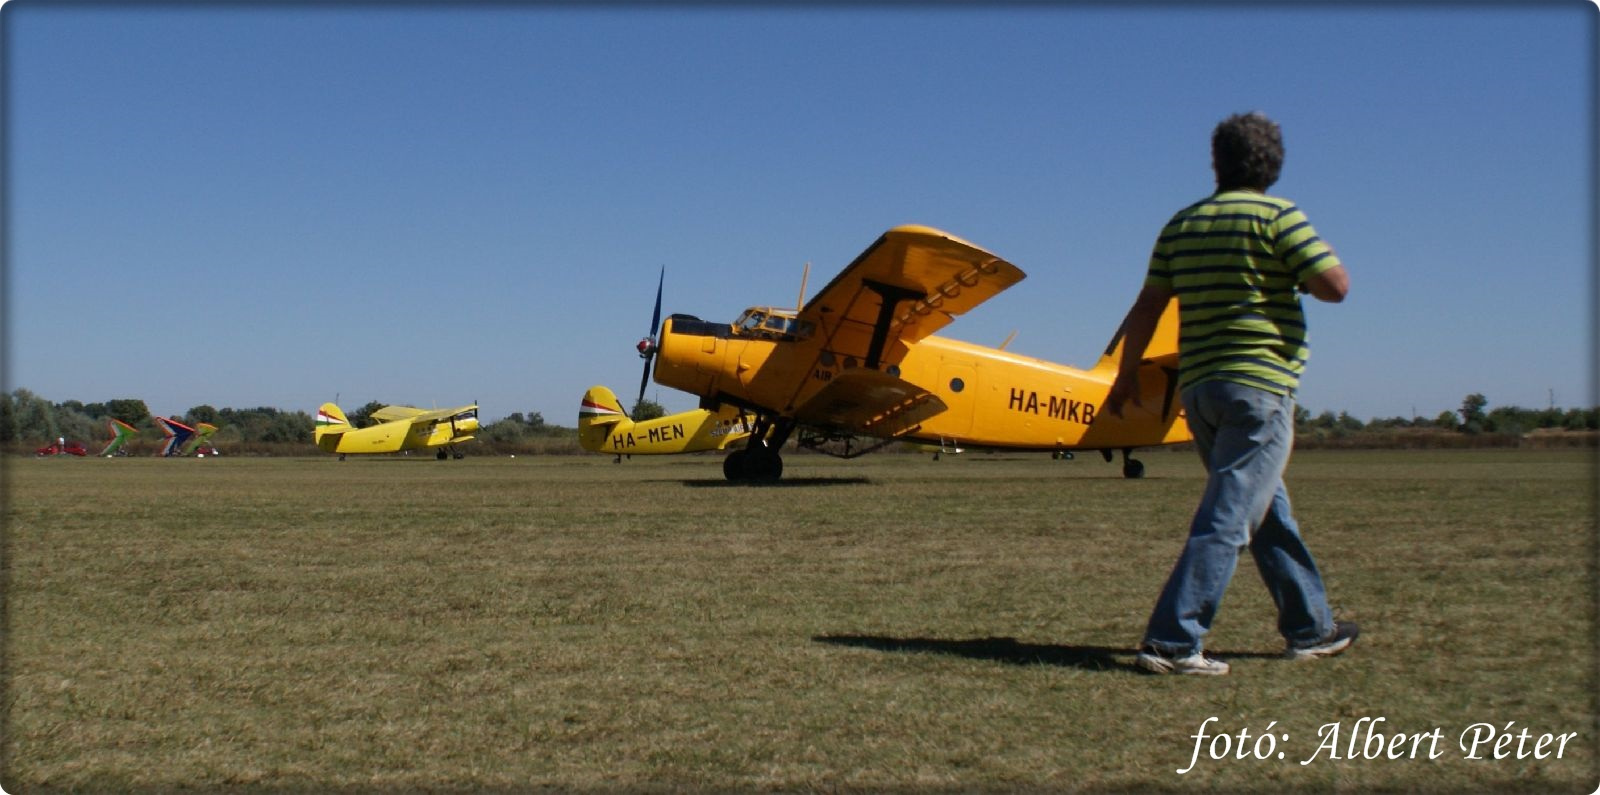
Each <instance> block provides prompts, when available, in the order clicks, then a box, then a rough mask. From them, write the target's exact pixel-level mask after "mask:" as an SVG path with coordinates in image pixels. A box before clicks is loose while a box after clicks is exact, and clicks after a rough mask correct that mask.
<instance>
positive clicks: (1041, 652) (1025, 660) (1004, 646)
mask: <svg viewBox="0 0 1600 795" xmlns="http://www.w3.org/2000/svg"><path fill="white" fill-rule="evenodd" d="M812 640H813V641H815V642H817V643H827V644H831V645H835V646H851V647H854V648H858V649H873V650H875V651H885V652H922V653H932V654H948V655H951V656H955V657H966V658H968V659H972V660H990V661H993V662H1000V663H1005V664H1007V665H1054V666H1060V667H1063V668H1081V669H1083V670H1086V671H1132V672H1136V673H1145V671H1144V669H1142V668H1140V667H1139V666H1137V665H1135V664H1134V662H1133V658H1134V656H1135V655H1136V654H1138V650H1137V649H1130V648H1125V647H1112V646H1072V645H1064V644H1054V643H1021V642H1019V641H1018V640H1017V639H1016V638H972V639H969V640H946V639H941V638H889V637H882V636H874V635H818V636H816V637H813V638H812ZM1218 654H1219V656H1221V657H1224V658H1242V657H1268V658H1275V657H1278V656H1279V655H1276V654H1265V653H1262V652H1238V653H1231V654H1230V653H1226V652H1219V653H1218Z"/></svg>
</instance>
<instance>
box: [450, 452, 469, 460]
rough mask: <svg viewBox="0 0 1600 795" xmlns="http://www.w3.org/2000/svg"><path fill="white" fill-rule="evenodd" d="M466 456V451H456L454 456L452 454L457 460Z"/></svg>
mask: <svg viewBox="0 0 1600 795" xmlns="http://www.w3.org/2000/svg"><path fill="white" fill-rule="evenodd" d="M466 457H467V454H466V453H456V454H455V455H454V456H452V458H454V459H455V460H457V461H460V460H461V459H463V458H466Z"/></svg>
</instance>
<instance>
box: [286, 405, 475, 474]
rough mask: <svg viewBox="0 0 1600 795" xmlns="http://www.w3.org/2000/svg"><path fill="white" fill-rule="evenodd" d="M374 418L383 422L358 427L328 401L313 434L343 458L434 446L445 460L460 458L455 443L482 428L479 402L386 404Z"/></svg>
mask: <svg viewBox="0 0 1600 795" xmlns="http://www.w3.org/2000/svg"><path fill="white" fill-rule="evenodd" d="M372 418H373V419H375V420H378V422H379V424H377V425H373V426H371V427H368V428H356V427H353V426H352V425H351V424H350V421H349V420H348V419H346V418H345V416H344V412H343V411H342V410H340V409H339V407H338V406H336V405H334V404H332V403H324V404H322V407H321V408H319V409H317V423H316V429H315V430H314V431H313V432H312V433H313V437H314V438H315V439H316V442H317V446H318V447H320V448H322V449H323V450H325V451H327V452H330V453H338V454H339V460H340V461H343V460H344V457H345V455H346V454H348V453H358V454H365V453H396V452H400V451H402V450H422V449H426V448H430V447H437V448H439V452H438V453H437V454H436V455H435V456H434V457H435V458H438V459H439V460H440V461H443V460H445V459H446V458H449V457H450V456H452V455H453V456H454V457H456V458H460V457H461V453H459V452H457V451H456V449H455V445H456V444H457V443H459V442H467V441H471V440H472V438H473V434H474V433H476V432H477V430H478V406H477V404H476V403H474V404H473V405H470V406H457V407H456V408H452V409H418V408H412V407H410V406H384V407H383V408H381V409H378V410H377V411H374V412H372Z"/></svg>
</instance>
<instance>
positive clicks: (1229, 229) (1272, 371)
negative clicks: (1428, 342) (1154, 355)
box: [1145, 190, 1340, 395]
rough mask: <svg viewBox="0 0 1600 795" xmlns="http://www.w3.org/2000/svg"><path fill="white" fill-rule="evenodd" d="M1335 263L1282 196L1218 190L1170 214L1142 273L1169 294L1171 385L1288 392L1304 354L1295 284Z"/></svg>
mask: <svg viewBox="0 0 1600 795" xmlns="http://www.w3.org/2000/svg"><path fill="white" fill-rule="evenodd" d="M1339 264H1340V263H1339V258H1338V257H1337V256H1336V255H1335V254H1334V252H1333V249H1332V248H1331V247H1329V246H1328V244H1327V243H1325V242H1323V240H1322V238H1320V237H1317V232H1316V230H1315V229H1312V228H1311V223H1310V222H1309V221H1307V220H1306V216H1305V213H1302V212H1301V211H1300V208H1298V207H1296V206H1294V204H1293V203H1292V202H1290V201H1287V200H1285V199H1280V198H1277V197H1274V196H1268V195H1266V194H1262V193H1257V192H1255V191H1245V190H1239V191H1227V192H1223V193H1217V194H1215V195H1213V196H1210V197H1207V198H1206V199H1203V200H1201V201H1199V202H1196V203H1194V204H1192V205H1190V206H1188V207H1185V208H1184V209H1182V210H1180V211H1179V212H1178V213H1177V215H1174V216H1173V217H1172V220H1171V221H1168V222H1167V225H1166V227H1165V228H1163V229H1162V230H1161V237H1160V239H1158V240H1157V241H1156V246H1155V250H1154V251H1152V252H1151V253H1150V270H1149V272H1148V273H1147V274H1146V276H1145V284H1146V285H1149V286H1153V287H1158V288H1164V289H1166V290H1168V291H1170V292H1171V293H1172V294H1174V295H1176V296H1177V298H1178V310H1179V315H1178V316H1179V328H1180V329H1181V331H1180V333H1179V339H1178V369H1179V378H1178V382H1179V388H1180V389H1187V388H1189V387H1190V386H1193V385H1195V384H1197V383H1200V382H1201V381H1209V380H1225V381H1233V382H1237V383H1241V384H1246V385H1249V386H1254V387H1259V388H1261V389H1265V390H1267V391H1269V392H1273V393H1275V394H1279V395H1292V394H1294V391H1295V389H1296V388H1297V387H1298V386H1299V385H1300V374H1301V373H1302V372H1303V371H1304V370H1305V366H1306V358H1307V357H1308V356H1309V355H1310V348H1309V346H1308V345H1307V343H1306V318H1305V312H1304V310H1303V309H1302V308H1301V306H1300V295H1299V293H1298V292H1297V288H1298V287H1299V286H1300V285H1302V284H1304V283H1305V281H1306V280H1307V279H1309V278H1311V277H1312V276H1315V275H1316V274H1319V273H1322V272H1323V271H1326V270H1328V269H1330V268H1333V267H1335V266H1337V265H1339Z"/></svg>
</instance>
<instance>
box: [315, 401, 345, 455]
mask: <svg viewBox="0 0 1600 795" xmlns="http://www.w3.org/2000/svg"><path fill="white" fill-rule="evenodd" d="M349 427H350V420H348V419H345V416H344V411H343V410H341V409H340V408H339V407H338V406H336V405H334V404H332V403H324V404H322V406H321V407H320V408H318V409H317V423H316V425H315V427H314V428H313V430H312V431H311V437H312V439H313V440H315V441H316V443H317V444H319V445H320V444H322V436H323V434H326V433H328V432H330V431H332V432H342V431H345V430H347V429H349Z"/></svg>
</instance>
